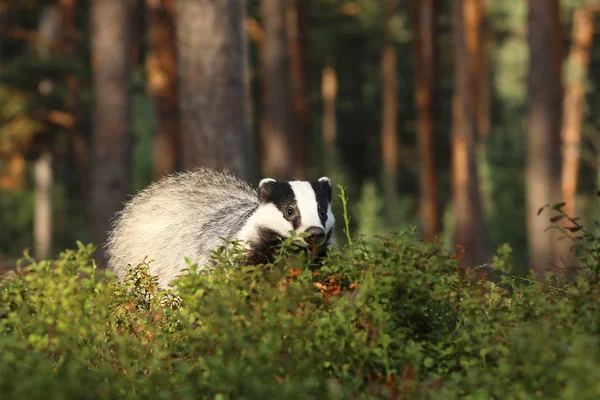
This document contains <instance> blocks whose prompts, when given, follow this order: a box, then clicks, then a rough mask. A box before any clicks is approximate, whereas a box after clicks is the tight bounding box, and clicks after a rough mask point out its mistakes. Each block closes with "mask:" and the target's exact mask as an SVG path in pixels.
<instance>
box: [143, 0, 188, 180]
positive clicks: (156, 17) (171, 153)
mask: <svg viewBox="0 0 600 400" xmlns="http://www.w3.org/2000/svg"><path fill="white" fill-rule="evenodd" d="M146 4H147V7H148V20H149V27H148V42H149V51H148V55H147V57H146V71H147V74H148V91H149V92H150V94H151V95H152V97H153V98H154V103H155V108H156V110H157V115H158V129H157V131H156V136H155V141H154V178H155V179H159V178H161V177H163V176H165V175H167V174H171V173H173V172H175V171H177V170H179V169H180V167H181V166H180V161H181V160H180V157H181V137H180V135H179V104H178V102H179V99H178V95H177V33H176V31H175V20H174V17H175V16H174V14H175V3H174V0H146Z"/></svg>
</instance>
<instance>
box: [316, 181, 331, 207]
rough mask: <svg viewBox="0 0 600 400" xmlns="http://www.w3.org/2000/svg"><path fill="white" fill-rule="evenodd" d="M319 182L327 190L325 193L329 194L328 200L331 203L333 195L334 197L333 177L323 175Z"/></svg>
mask: <svg viewBox="0 0 600 400" xmlns="http://www.w3.org/2000/svg"><path fill="white" fill-rule="evenodd" d="M317 182H319V184H320V185H321V187H322V188H323V189H324V190H325V193H326V194H327V201H328V202H329V203H331V197H332V187H331V179H329V178H328V177H326V176H323V177H321V178H319V180H318V181H317Z"/></svg>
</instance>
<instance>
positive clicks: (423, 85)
mask: <svg viewBox="0 0 600 400" xmlns="http://www.w3.org/2000/svg"><path fill="white" fill-rule="evenodd" d="M412 7H413V9H412V11H413V15H412V21H413V34H414V39H413V48H414V57H415V75H416V78H417V79H416V88H415V97H416V104H417V110H418V118H419V122H418V127H417V143H418V147H419V160H420V164H421V165H420V177H419V187H420V205H419V211H420V214H421V224H422V226H423V237H424V238H425V239H426V240H432V239H433V238H434V237H435V236H436V235H437V234H438V233H439V232H440V215H439V203H438V192H437V187H438V179H437V169H436V168H437V166H436V162H435V140H434V137H435V133H434V121H435V116H434V96H435V83H436V81H437V75H436V68H435V67H436V64H437V57H436V48H435V47H436V46H435V17H436V1H435V0H413V4H412Z"/></svg>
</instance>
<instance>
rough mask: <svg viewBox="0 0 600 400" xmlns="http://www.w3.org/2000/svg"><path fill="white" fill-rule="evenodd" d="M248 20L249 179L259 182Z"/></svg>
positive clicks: (246, 111) (246, 103)
mask: <svg viewBox="0 0 600 400" xmlns="http://www.w3.org/2000/svg"><path fill="white" fill-rule="evenodd" d="M248 21H249V19H248V18H246V19H245V21H244V23H245V30H244V32H245V33H246V35H245V36H246V38H245V40H244V47H243V48H244V54H243V55H242V60H243V62H244V66H243V69H244V116H245V121H246V143H247V146H248V149H249V151H247V152H246V153H247V157H248V159H247V161H246V163H247V165H248V174H247V179H248V180H249V181H250V182H258V180H259V179H260V168H259V165H258V148H257V147H258V137H257V135H256V131H255V129H254V97H253V96H252V65H251V63H250V48H251V40H252V39H251V37H250V35H249V30H248Z"/></svg>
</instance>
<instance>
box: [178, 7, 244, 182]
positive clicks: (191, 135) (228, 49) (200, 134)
mask: <svg viewBox="0 0 600 400" xmlns="http://www.w3.org/2000/svg"><path fill="white" fill-rule="evenodd" d="M175 4H176V28H177V64H178V77H179V88H178V90H179V107H180V109H179V111H180V116H181V119H180V121H181V137H182V155H183V159H182V160H183V167H184V168H186V169H189V168H192V167H196V166H207V167H213V168H218V169H222V168H227V169H228V170H230V171H232V172H234V173H237V174H238V175H239V176H241V177H242V178H247V176H248V152H249V151H250V149H249V147H248V144H247V134H246V115H245V112H246V108H245V106H244V101H245V95H244V93H245V89H244V61H243V59H242V57H243V56H244V54H246V52H245V50H244V46H245V45H246V34H245V30H244V28H243V23H244V19H245V15H246V1H244V0H222V1H214V0H177V1H176V3H175Z"/></svg>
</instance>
